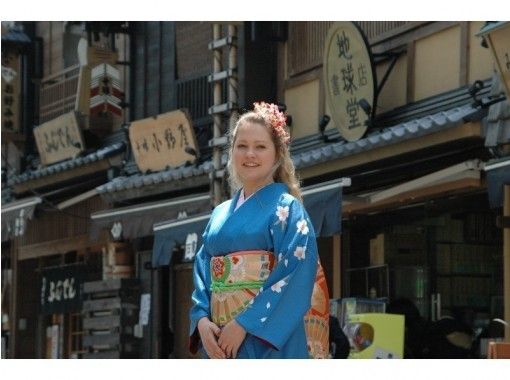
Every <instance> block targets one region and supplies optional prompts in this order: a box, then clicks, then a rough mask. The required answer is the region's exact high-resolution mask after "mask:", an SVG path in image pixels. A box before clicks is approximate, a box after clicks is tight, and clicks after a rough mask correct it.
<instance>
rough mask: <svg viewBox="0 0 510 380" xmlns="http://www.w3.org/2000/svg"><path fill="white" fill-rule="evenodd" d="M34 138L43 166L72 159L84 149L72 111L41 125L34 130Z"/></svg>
mask: <svg viewBox="0 0 510 380" xmlns="http://www.w3.org/2000/svg"><path fill="white" fill-rule="evenodd" d="M34 136H35V141H36V143H37V149H38V150H39V155H40V156H41V163H42V164H43V165H49V164H53V163H55V162H58V161H62V160H66V159H68V158H71V157H74V156H76V155H77V154H78V153H80V152H81V151H83V150H84V149H85V144H84V143H83V138H82V135H81V130H80V128H79V126H78V120H77V117H76V114H75V112H74V111H72V112H69V113H66V114H64V115H62V116H59V117H57V118H56V119H53V120H50V121H48V122H46V123H44V124H41V125H40V126H38V127H37V128H35V129H34Z"/></svg>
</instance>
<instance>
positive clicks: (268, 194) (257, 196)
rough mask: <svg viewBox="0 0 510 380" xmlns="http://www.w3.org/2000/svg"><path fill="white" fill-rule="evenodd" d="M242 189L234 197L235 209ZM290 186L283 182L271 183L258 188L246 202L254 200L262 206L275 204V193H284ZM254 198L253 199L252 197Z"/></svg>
mask: <svg viewBox="0 0 510 380" xmlns="http://www.w3.org/2000/svg"><path fill="white" fill-rule="evenodd" d="M241 191H242V189H240V190H238V191H237V193H236V195H235V196H234V198H233V199H232V205H233V207H234V208H233V210H234V209H235V206H236V205H237V201H238V200H239V196H240V195H241ZM288 191H289V187H288V186H287V185H286V184H284V183H281V182H273V183H270V184H268V185H266V186H264V187H262V188H260V189H258V190H257V191H256V192H254V193H253V194H252V195H251V196H250V197H249V199H247V200H246V202H248V201H251V202H253V201H254V200H255V201H256V202H257V203H258V204H260V205H261V206H262V207H265V206H269V205H271V206H273V205H274V198H275V195H278V196H279V195H280V194H282V193H288ZM252 198H253V199H252Z"/></svg>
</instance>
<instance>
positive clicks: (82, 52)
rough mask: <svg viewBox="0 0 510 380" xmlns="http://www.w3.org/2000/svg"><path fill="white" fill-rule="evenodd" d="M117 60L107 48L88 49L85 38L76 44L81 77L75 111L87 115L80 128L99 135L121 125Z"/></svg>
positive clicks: (121, 88)
mask: <svg viewBox="0 0 510 380" xmlns="http://www.w3.org/2000/svg"><path fill="white" fill-rule="evenodd" d="M117 58H118V56H117V53H115V52H113V51H111V50H110V49H103V48H99V47H94V46H88V42H87V40H86V39H84V38H82V39H81V40H80V42H79V43H78V60H79V62H80V74H79V83H78V92H77V97H76V106H75V109H76V110H77V111H79V112H80V113H81V114H83V115H86V116H88V118H87V122H86V123H84V126H83V127H84V128H85V129H90V130H92V131H94V132H99V134H100V135H101V134H103V133H106V132H107V131H110V130H112V128H114V127H118V126H120V124H122V116H123V109H122V100H123V98H124V92H123V83H122V75H121V71H120V69H119V68H118V67H117V65H116V62H117Z"/></svg>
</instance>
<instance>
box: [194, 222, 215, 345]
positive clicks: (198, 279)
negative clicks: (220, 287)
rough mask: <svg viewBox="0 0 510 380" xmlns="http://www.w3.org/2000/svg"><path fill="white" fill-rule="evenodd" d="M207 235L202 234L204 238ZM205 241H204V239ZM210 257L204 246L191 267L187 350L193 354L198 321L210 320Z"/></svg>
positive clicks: (196, 338)
mask: <svg viewBox="0 0 510 380" xmlns="http://www.w3.org/2000/svg"><path fill="white" fill-rule="evenodd" d="M206 233H207V228H206V232H205V233H204V237H205V235H206ZM204 240H205V239H204ZM210 260H211V255H210V254H209V253H208V251H207V249H206V247H205V244H202V247H201V248H200V250H199V251H198V253H197V254H196V256H195V264H194V267H193V283H194V285H195V290H194V291H193V294H192V295H191V300H192V302H193V306H192V307H191V309H190V313H189V314H190V329H189V334H190V339H189V350H190V352H191V353H193V354H195V353H196V352H197V351H198V343H199V341H200V334H199V333H198V329H197V325H198V321H199V320H200V319H202V318H203V317H208V318H209V319H210V299H211V291H210V286H211V274H210V270H209V265H210V264H209V262H210Z"/></svg>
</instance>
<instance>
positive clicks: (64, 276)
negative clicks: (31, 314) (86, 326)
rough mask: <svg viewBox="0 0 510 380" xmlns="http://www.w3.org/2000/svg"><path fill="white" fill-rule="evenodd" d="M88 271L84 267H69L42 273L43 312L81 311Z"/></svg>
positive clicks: (51, 269) (45, 270) (47, 270)
mask: <svg viewBox="0 0 510 380" xmlns="http://www.w3.org/2000/svg"><path fill="white" fill-rule="evenodd" d="M87 276H88V270H87V268H86V267H85V266H83V265H69V266H65V267H61V268H50V269H43V270H42V271H41V312H42V314H60V313H71V312H78V311H80V310H81V303H82V296H81V287H82V284H83V283H84V282H85V281H87Z"/></svg>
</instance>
